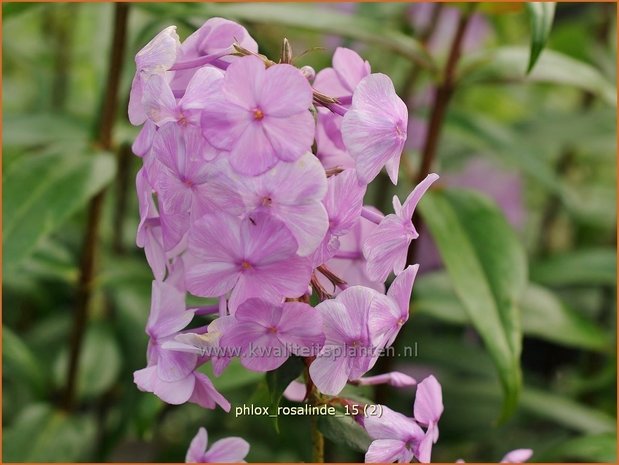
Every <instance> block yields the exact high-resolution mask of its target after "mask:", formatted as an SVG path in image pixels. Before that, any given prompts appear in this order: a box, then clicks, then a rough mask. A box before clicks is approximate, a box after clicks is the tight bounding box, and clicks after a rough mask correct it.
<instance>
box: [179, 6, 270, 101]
mask: <svg viewBox="0 0 619 465" xmlns="http://www.w3.org/2000/svg"><path fill="white" fill-rule="evenodd" d="M234 43H238V44H239V45H241V46H242V47H243V48H245V49H247V50H249V51H250V52H254V53H256V52H258V44H257V43H256V41H255V40H254V39H253V38H252V37H251V36H250V35H249V32H247V29H245V28H244V27H243V26H241V25H240V24H238V23H235V22H234V21H230V20H227V19H223V18H210V19H209V20H207V21H206V22H205V23H204V24H203V25H202V26H200V28H199V29H198V30H196V31H195V32H194V33H193V34H191V35H190V36H189V37H187V39H185V41H184V42H183V44H182V45H181V49H180V53H179V57H178V60H177V62H183V63H190V66H188V67H187V68H186V69H179V70H177V71H176V72H175V73H174V78H173V79H172V82H171V83H170V85H171V87H172V90H173V91H174V92H184V90H185V89H186V88H187V85H188V83H189V81H190V80H191V78H192V77H193V75H194V73H195V72H196V70H197V69H199V68H198V67H199V66H211V65H212V66H217V67H218V68H221V69H225V68H226V67H227V66H228V65H229V64H230V63H231V62H232V61H234V60H237V59H238V57H236V56H234V55H232V54H233V53H234V52H235V50H234V47H233V44H234ZM191 63H193V65H191ZM207 63H208V64H207Z"/></svg>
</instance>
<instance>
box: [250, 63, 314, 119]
mask: <svg viewBox="0 0 619 465" xmlns="http://www.w3.org/2000/svg"><path fill="white" fill-rule="evenodd" d="M259 91H260V101H259V102H258V105H259V106H260V108H261V109H262V110H263V111H264V113H265V115H268V116H274V117H289V116H292V115H294V114H295V113H301V112H307V110H309V107H310V106H311V104H312V88H311V86H310V85H309V83H308V82H307V79H305V77H303V75H302V74H301V72H300V71H299V70H298V69H297V68H295V67H294V66H292V65H288V64H279V65H275V66H271V67H270V68H268V69H267V70H266V75H265V76H264V82H263V84H262V87H261V88H260V89H259Z"/></svg>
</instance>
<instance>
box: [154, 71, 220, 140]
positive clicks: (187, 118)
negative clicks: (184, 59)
mask: <svg viewBox="0 0 619 465" xmlns="http://www.w3.org/2000/svg"><path fill="white" fill-rule="evenodd" d="M223 77H224V74H223V72H221V71H220V70H218V69H216V68H212V67H204V68H201V69H199V70H198V71H196V72H195V74H194V75H193V77H192V78H191V80H190V81H189V84H188V85H187V89H186V90H185V92H184V94H183V96H182V97H181V98H180V99H179V100H178V101H177V100H176V98H175V97H174V93H173V92H172V89H171V88H170V84H168V82H167V80H166V79H165V77H164V76H161V75H153V76H151V77H150V78H149V79H148V80H147V81H146V83H145V85H144V96H143V97H142V103H143V105H144V111H145V112H146V115H147V116H148V118H149V120H150V121H153V122H154V123H155V124H156V125H157V126H163V125H164V124H166V123H170V122H174V123H177V124H178V125H180V126H194V127H200V116H201V113H202V110H204V108H205V106H206V105H207V103H208V101H209V99H212V98H213V97H214V96H215V95H217V94H219V92H220V89H221V82H222V80H223ZM213 150H214V149H213Z"/></svg>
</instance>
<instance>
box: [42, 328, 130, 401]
mask: <svg viewBox="0 0 619 465" xmlns="http://www.w3.org/2000/svg"><path fill="white" fill-rule="evenodd" d="M67 364H68V352H67V351H66V350H65V351H63V352H62V353H61V354H60V357H59V358H58V360H57V362H56V366H55V367H54V368H55V375H56V381H57V383H58V385H63V383H64V380H65V378H66V373H67ZM120 366H121V354H120V350H119V348H118V345H117V342H116V340H115V338H114V334H113V333H112V331H111V329H110V328H109V327H108V326H106V325H104V324H94V325H92V326H90V327H89V328H88V329H87V331H86V335H85V336H84V344H83V347H82V351H81V353H80V356H79V362H78V375H77V393H78V396H79V397H80V398H81V399H92V398H94V397H97V396H99V395H101V394H103V393H104V392H105V391H107V390H108V389H109V388H110V387H111V386H112V384H114V382H115V381H116V379H117V378H118V374H119V373H120Z"/></svg>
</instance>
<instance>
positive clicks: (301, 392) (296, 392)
mask: <svg viewBox="0 0 619 465" xmlns="http://www.w3.org/2000/svg"><path fill="white" fill-rule="evenodd" d="M306 394H307V386H306V385H305V384H304V383H301V382H299V381H292V382H291V383H290V384H289V385H288V387H287V388H286V390H285V391H284V397H285V398H286V399H288V400H290V401H292V402H303V400H305V396H306Z"/></svg>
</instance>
